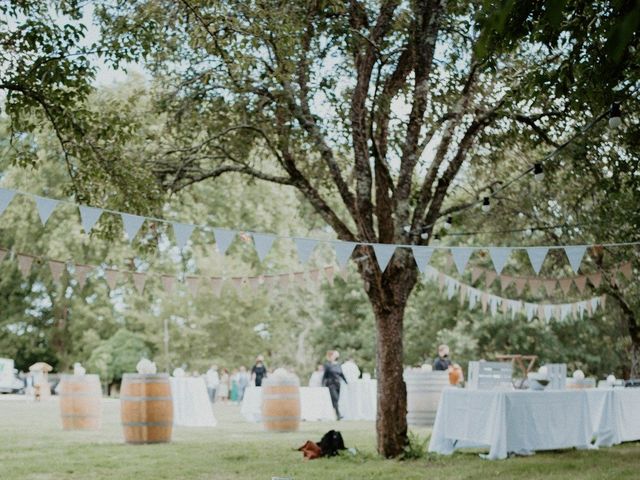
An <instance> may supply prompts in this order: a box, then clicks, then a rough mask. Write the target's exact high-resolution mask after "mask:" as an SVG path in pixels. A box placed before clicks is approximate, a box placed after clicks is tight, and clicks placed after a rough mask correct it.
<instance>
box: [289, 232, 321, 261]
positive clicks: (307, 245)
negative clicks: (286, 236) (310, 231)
mask: <svg viewBox="0 0 640 480" xmlns="http://www.w3.org/2000/svg"><path fill="white" fill-rule="evenodd" d="M293 241H294V243H295V244H296V248H297V249H298V258H299V259H300V263H302V264H303V265H304V264H306V263H307V262H308V261H309V258H310V257H311V254H312V253H313V249H314V248H316V245H317V244H318V240H314V239H313V238H294V239H293Z"/></svg>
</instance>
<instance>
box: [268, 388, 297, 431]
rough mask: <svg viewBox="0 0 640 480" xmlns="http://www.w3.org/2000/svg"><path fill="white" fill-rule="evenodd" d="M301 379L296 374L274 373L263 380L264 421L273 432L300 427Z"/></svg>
mask: <svg viewBox="0 0 640 480" xmlns="http://www.w3.org/2000/svg"><path fill="white" fill-rule="evenodd" d="M300 409H301V407H300V381H299V380H298V377H296V376H295V375H272V376H270V377H267V378H266V379H264V380H263V381H262V423H263V424H264V428H265V429H266V430H268V431H271V432H296V431H297V430H298V429H299V428H300Z"/></svg>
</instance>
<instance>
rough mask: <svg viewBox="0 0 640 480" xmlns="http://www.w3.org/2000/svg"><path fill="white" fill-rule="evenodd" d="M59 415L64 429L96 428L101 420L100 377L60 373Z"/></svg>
mask: <svg viewBox="0 0 640 480" xmlns="http://www.w3.org/2000/svg"><path fill="white" fill-rule="evenodd" d="M60 415H61V417H62V428H63V429H64V430H98V429H99V428H100V423H101V421H102V389H101V388H100V377H98V375H62V378H61V380H60Z"/></svg>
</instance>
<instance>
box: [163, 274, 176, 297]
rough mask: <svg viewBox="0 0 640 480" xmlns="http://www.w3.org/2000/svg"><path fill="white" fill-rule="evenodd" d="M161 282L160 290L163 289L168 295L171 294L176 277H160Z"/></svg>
mask: <svg viewBox="0 0 640 480" xmlns="http://www.w3.org/2000/svg"><path fill="white" fill-rule="evenodd" d="M161 280H162V288H163V289H164V291H165V292H167V293H168V294H171V293H173V285H174V283H175V281H176V277H174V276H173V275H162V277H161Z"/></svg>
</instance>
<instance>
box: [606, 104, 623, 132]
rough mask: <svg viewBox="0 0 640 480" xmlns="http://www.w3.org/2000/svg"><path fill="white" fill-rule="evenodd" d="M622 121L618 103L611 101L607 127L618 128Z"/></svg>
mask: <svg viewBox="0 0 640 480" xmlns="http://www.w3.org/2000/svg"><path fill="white" fill-rule="evenodd" d="M621 123H622V116H621V113H620V103H618V102H613V104H612V105H611V110H609V127H611V128H618V127H619V126H620V124H621Z"/></svg>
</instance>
